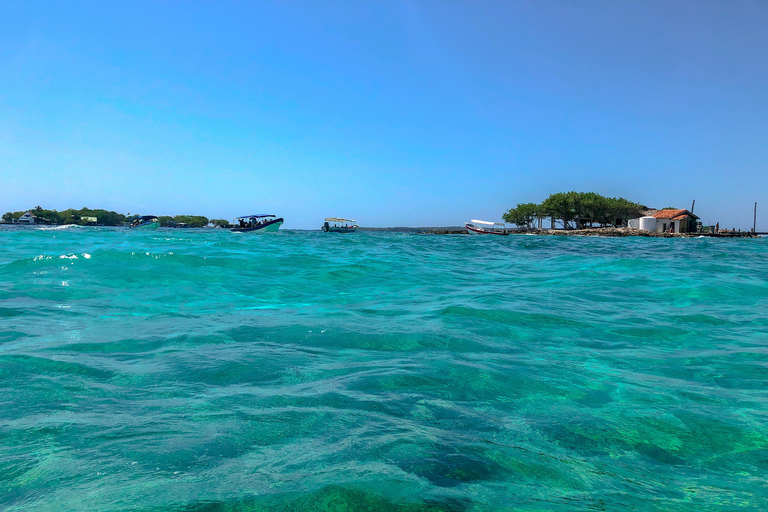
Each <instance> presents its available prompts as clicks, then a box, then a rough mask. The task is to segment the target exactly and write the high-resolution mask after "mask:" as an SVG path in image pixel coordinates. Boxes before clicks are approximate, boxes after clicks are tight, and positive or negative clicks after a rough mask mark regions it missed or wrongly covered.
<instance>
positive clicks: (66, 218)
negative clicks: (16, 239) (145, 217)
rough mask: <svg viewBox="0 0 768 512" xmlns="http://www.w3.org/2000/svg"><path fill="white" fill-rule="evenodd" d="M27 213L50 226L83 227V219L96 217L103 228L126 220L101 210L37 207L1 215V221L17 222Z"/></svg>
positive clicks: (86, 222)
mask: <svg viewBox="0 0 768 512" xmlns="http://www.w3.org/2000/svg"><path fill="white" fill-rule="evenodd" d="M27 212H32V213H33V214H34V215H35V217H37V218H39V219H45V220H46V221H48V222H50V223H51V224H80V225H83V226H85V225H88V224H89V223H90V222H89V220H88V219H84V218H83V217H96V219H97V222H98V223H99V224H101V225H104V226H119V225H121V224H122V223H123V221H125V220H126V219H127V218H128V216H126V215H123V214H122V213H117V212H112V211H109V210H102V209H95V210H92V209H90V208H81V209H79V210H75V209H73V208H70V209H69V210H62V211H60V212H59V211H56V210H46V209H45V208H41V207H39V206H38V207H36V208H30V209H28V210H22V211H20V212H7V213H5V214H4V215H3V221H4V222H13V220H14V219H17V220H18V218H19V217H21V216H22V215H24V214H25V213H27ZM129 215H130V214H129Z"/></svg>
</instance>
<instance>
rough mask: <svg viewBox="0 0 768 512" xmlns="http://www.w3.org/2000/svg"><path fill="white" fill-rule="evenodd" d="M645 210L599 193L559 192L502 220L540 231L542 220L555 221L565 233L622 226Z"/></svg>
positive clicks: (518, 207)
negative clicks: (566, 231)
mask: <svg viewBox="0 0 768 512" xmlns="http://www.w3.org/2000/svg"><path fill="white" fill-rule="evenodd" d="M642 210H645V207H644V206H643V205H641V204H638V203H633V202H632V201H629V200H627V199H624V198H623V197H618V198H617V197H603V196H601V195H600V194H598V193H596V192H558V193H557V194H552V195H550V196H549V197H548V198H546V199H545V200H544V201H543V202H541V204H537V203H521V204H518V205H517V206H515V207H514V208H512V209H510V210H509V211H508V212H507V213H505V214H504V215H503V216H502V217H503V219H504V221H505V222H509V223H512V224H517V225H518V226H521V227H527V228H531V229H533V228H536V227H537V223H538V221H539V219H545V218H551V219H554V221H555V222H559V223H560V224H561V225H562V227H563V228H565V229H573V228H579V227H586V226H587V225H590V226H593V225H595V224H597V225H599V226H614V227H616V226H619V225H624V224H626V222H627V220H628V219H632V218H635V217H638V216H640V213H641V211H642Z"/></svg>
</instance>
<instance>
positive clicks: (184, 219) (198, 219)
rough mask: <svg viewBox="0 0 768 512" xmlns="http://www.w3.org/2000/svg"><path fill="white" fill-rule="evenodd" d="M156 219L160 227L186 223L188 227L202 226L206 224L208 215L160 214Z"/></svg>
mask: <svg viewBox="0 0 768 512" xmlns="http://www.w3.org/2000/svg"><path fill="white" fill-rule="evenodd" d="M157 220H158V221H159V222H160V226H161V227H164V228H165V227H175V226H177V225H179V224H186V225H187V226H189V227H190V228H204V227H205V226H207V225H208V217H204V216H202V215H174V216H173V217H171V216H168V215H160V216H159V217H158V218H157Z"/></svg>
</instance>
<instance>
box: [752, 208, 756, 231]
mask: <svg viewBox="0 0 768 512" xmlns="http://www.w3.org/2000/svg"><path fill="white" fill-rule="evenodd" d="M756 231H757V201H755V217H754V218H753V220H752V232H753V233H754V232H756Z"/></svg>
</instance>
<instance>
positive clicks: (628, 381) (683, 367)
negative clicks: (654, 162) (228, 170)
mask: <svg viewBox="0 0 768 512" xmlns="http://www.w3.org/2000/svg"><path fill="white" fill-rule="evenodd" d="M0 241H2V249H3V250H2V252H0V509H4V510H13V511H16V510H62V511H67V510H147V511H156V512H159V511H177V510H178V511H182V510H183V511H201V512H203V511H205V512H214V511H248V510H254V511H256V510H259V511H261V510H266V511H269V510H286V511H287V510H292V511H293V510H297V511H298V510H318V511H319V510H339V511H341V510H360V511H379V510H392V511H395V510H403V511H420V510H435V511H437V510H455V511H464V510H467V511H474V510H483V511H485V510H522V511H543V510H691V511H697V512H701V511H708V510H713V511H714V510H729V509H744V510H765V509H768V484H767V483H766V482H767V478H768V394H767V393H766V391H767V389H766V388H767V384H768V243H766V242H768V240H765V239H761V240H710V239H643V238H624V239H599V238H575V237H574V238H571V237H563V238H559V237H535V236H510V237H469V236H438V235H403V234H369V233H358V234H355V235H329V234H323V233H315V232H281V233H278V234H275V235H262V236H259V235H253V234H247V233H243V234H234V233H230V232H228V231H224V230H163V229H161V230H158V231H155V232H129V231H128V230H124V229H108V228H104V229H99V228H76V227H74V228H67V229H32V228H27V229H20V228H16V229H10V228H6V229H4V230H0Z"/></svg>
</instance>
